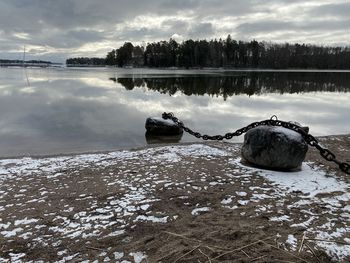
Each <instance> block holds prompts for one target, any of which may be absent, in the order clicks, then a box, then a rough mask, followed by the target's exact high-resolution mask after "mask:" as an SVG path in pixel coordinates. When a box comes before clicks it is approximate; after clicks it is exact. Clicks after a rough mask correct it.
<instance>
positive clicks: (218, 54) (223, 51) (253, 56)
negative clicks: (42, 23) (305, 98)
mask: <svg viewBox="0 0 350 263" xmlns="http://www.w3.org/2000/svg"><path fill="white" fill-rule="evenodd" d="M66 64H67V66H76V65H85V66H104V65H109V66H118V67H156V68H157V67H162V68H164V67H180V68H204V67H213V68H220V67H224V68H271V69H288V68H295V69H308V68H310V69H311V68H312V69H350V47H332V46H319V45H309V44H297V43H296V44H289V43H284V44H278V43H271V42H258V41H256V40H252V41H249V42H248V41H237V40H234V39H232V38H231V36H230V35H228V36H227V38H226V39H224V40H223V39H219V40H217V39H214V40H209V41H208V40H192V39H189V40H185V41H182V42H181V43H178V42H176V41H175V40H174V39H170V40H169V41H159V42H153V43H148V44H147V45H146V46H139V45H133V44H132V43H131V42H125V43H124V45H123V46H121V47H119V48H117V49H113V50H111V51H110V52H108V53H107V54H106V57H105V58H86V57H82V58H69V59H67V60H66Z"/></svg>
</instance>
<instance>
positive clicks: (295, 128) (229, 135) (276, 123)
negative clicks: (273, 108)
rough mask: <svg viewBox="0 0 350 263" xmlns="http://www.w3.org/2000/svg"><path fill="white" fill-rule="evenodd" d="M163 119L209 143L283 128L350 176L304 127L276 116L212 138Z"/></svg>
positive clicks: (169, 116)
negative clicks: (258, 129)
mask: <svg viewBox="0 0 350 263" xmlns="http://www.w3.org/2000/svg"><path fill="white" fill-rule="evenodd" d="M162 117H163V119H165V120H167V119H170V120H172V121H173V122H174V123H176V124H177V125H178V126H179V127H181V128H182V129H183V130H184V131H185V132H187V133H189V134H191V135H193V136H194V137H196V138H198V139H200V138H201V139H203V140H205V141H207V140H214V141H222V140H223V139H226V140H230V139H232V138H233V137H236V136H240V135H242V134H244V133H246V132H247V131H249V130H251V129H253V128H255V127H258V126H280V127H283V128H286V129H289V130H293V131H295V132H298V133H300V134H301V135H302V136H303V138H304V140H305V141H306V143H307V144H309V145H310V146H312V147H315V148H316V149H317V150H318V151H319V152H320V155H321V156H322V157H323V158H324V159H325V160H327V161H329V162H334V163H335V164H337V165H338V167H339V169H340V170H341V171H343V172H344V173H346V174H349V175H350V164H348V163H346V162H341V161H339V160H337V158H336V156H335V154H334V153H332V152H331V151H330V150H328V149H326V148H324V147H322V146H321V145H320V144H319V142H318V140H317V139H316V138H315V137H314V136H312V135H311V134H309V133H308V131H307V130H305V129H304V128H303V127H301V126H299V125H297V124H294V123H292V122H286V121H281V120H278V118H277V116H276V115H273V116H272V117H271V118H270V119H268V120H263V121H259V122H253V123H251V124H249V125H248V126H245V127H243V128H240V129H238V130H236V131H235V132H228V133H226V134H225V135H214V136H210V135H207V134H203V135H202V134H200V133H199V132H195V131H193V130H191V129H190V128H188V127H186V126H185V125H184V124H183V122H182V121H180V120H179V119H178V118H176V117H175V116H174V114H173V113H166V112H164V113H163V115H162Z"/></svg>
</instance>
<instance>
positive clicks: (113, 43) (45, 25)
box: [0, 0, 350, 61]
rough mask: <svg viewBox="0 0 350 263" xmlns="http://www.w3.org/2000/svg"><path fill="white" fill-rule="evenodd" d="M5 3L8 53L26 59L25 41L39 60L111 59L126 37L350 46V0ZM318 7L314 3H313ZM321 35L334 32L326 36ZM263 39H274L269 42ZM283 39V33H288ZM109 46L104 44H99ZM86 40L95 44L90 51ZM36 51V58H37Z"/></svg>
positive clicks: (2, 17)
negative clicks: (112, 50) (348, 39)
mask: <svg viewBox="0 0 350 263" xmlns="http://www.w3.org/2000/svg"><path fill="white" fill-rule="evenodd" d="M322 2H323V0H310V1H307V2H305V1H301V0H296V1H294V0H293V1H292V0H265V1H263V0H249V1H248V0H247V1H241V0H178V1H173V0H148V1H139V0H99V1H96V0H64V1H57V0H45V1H42V0H26V1H23V0H11V1H5V0H0V24H1V29H0V51H1V56H2V57H3V58H14V57H16V58H17V57H18V56H20V53H21V52H22V50H23V45H27V46H31V47H30V48H28V50H29V49H32V50H35V51H36V52H35V53H33V54H32V55H33V56H36V57H37V58H44V57H45V58H50V57H51V58H61V59H60V60H61V61H64V56H73V55H85V56H96V55H99V56H104V55H105V53H104V52H105V51H106V50H108V49H109V48H112V47H113V48H116V47H118V46H119V45H121V44H123V42H124V41H133V42H136V43H141V42H142V41H146V42H149V41H159V40H164V39H169V38H170V37H171V36H173V35H175V34H177V35H180V36H183V37H185V38H195V39H196V38H214V37H216V38H219V37H222V38H224V37H226V36H227V35H228V34H231V35H232V36H233V37H235V38H242V39H252V38H255V39H258V40H260V41H262V40H266V41H269V40H273V41H281V42H286V41H294V40H295V39H296V38H295V37H294V36H293V35H288V34H286V33H287V32H291V31H293V32H295V35H296V36H297V35H301V34H302V35H305V36H308V38H306V39H304V41H305V42H312V43H319V44H330V43H342V44H347V45H348V44H349V42H345V43H344V35H347V34H348V33H349V29H348V25H349V22H350V21H349V20H350V19H349V18H348V17H349V16H348V14H349V13H350V3H349V2H343V1H340V0H335V1H334V2H332V4H329V1H324V2H325V4H322ZM313 4H314V5H313ZM320 34H327V36H329V37H327V38H322V37H321V36H320ZM261 36H268V39H266V38H264V39H262V38H261ZM282 37H283V38H282ZM102 42H103V43H106V46H105V47H104V48H103V47H101V46H99V45H98V44H99V43H102ZM84 44H90V45H89V47H88V48H87V47H86V45H84ZM29 56H30V55H29Z"/></svg>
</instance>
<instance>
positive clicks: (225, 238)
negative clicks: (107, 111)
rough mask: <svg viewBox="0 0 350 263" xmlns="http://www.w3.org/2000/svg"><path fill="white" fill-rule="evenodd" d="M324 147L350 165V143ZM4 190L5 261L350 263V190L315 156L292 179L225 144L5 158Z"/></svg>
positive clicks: (325, 141) (0, 205)
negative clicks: (254, 163) (259, 166)
mask: <svg viewBox="0 0 350 263" xmlns="http://www.w3.org/2000/svg"><path fill="white" fill-rule="evenodd" d="M319 139H320V142H321V143H322V145H325V146H326V147H329V149H331V150H332V151H334V153H335V155H336V156H337V157H339V159H341V160H342V161H347V162H349V161H350V160H349V156H350V154H349V153H350V135H339V136H326V137H319ZM0 182H1V188H0V248H1V250H0V261H3V262H10V261H11V260H12V261H15V262H21V261H22V262H31V261H33V260H34V261H35V260H42V261H43V262H71V261H74V262H81V261H84V260H85V261H84V262H93V261H94V260H99V261H105V262H122V261H123V260H124V262H139V263H145V262H173V261H175V260H178V262H196V261H198V260H200V261H202V262H204V261H205V260H208V258H210V259H214V258H216V260H217V261H219V262H232V260H238V261H242V262H250V261H251V260H254V262H281V261H283V260H284V261H286V260H287V261H297V262H301V260H300V258H302V259H304V260H306V261H308V262H319V261H321V262H330V261H331V260H333V262H347V261H348V260H349V259H350V236H349V233H350V217H349V211H350V205H349V204H350V196H349V194H348V193H349V190H350V179H349V177H348V176H347V175H346V174H343V173H341V172H340V171H339V170H338V169H337V168H336V167H335V166H334V165H332V164H330V165H329V163H328V162H327V161H325V160H323V159H322V157H321V156H320V155H319V153H318V152H317V151H315V149H311V148H309V152H308V154H307V157H306V160H305V162H304V163H303V166H302V169H301V170H300V171H297V172H289V173H286V172H278V171H268V170H263V169H257V168H253V167H249V166H246V165H245V164H244V163H242V162H241V158H240V144H236V143H219V142H208V143H185V144H175V145H165V146H164V145H163V146H158V145H154V146H153V145H152V146H151V147H146V148H143V149H136V150H129V151H125V150H124V151H114V152H107V153H89V154H79V155H68V156H54V157H46V158H31V157H29V158H28V157H27V158H21V159H2V160H0ZM303 237H304V238H303ZM266 238H268V239H266ZM303 244H304V245H303ZM242 247H244V248H242ZM308 247H310V248H311V249H312V251H313V253H312V252H311V250H310V249H309V248H308ZM299 250H300V253H299V252H298V251H299ZM43 251H45V253H43ZM230 251H235V253H232V252H231V253H230ZM12 261H11V262H12Z"/></svg>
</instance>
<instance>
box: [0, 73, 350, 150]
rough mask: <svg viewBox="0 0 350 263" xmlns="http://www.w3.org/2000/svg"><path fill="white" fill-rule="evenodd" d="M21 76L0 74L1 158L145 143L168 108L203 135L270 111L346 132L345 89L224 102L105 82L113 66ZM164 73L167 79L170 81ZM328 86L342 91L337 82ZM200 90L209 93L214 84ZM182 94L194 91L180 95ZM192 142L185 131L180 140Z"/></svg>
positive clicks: (315, 128) (320, 130)
mask: <svg viewBox="0 0 350 263" xmlns="http://www.w3.org/2000/svg"><path fill="white" fill-rule="evenodd" d="M19 73H20V71H16V70H14V69H2V70H1V71H0V77H1V78H2V79H3V80H4V83H3V84H2V87H1V89H0V112H1V114H2V117H1V119H0V156H12V155H22V154H57V153H68V152H83V151H96V150H112V149H117V148H130V147H138V146H143V145H145V144H146V140H145V128H144V124H145V120H146V118H147V117H149V116H160V115H161V114H162V112H164V111H166V112H174V113H175V114H176V116H177V117H179V118H180V119H181V120H183V121H184V122H185V124H187V125H188V126H190V127H191V128H193V129H195V130H198V131H200V132H202V133H208V134H220V133H221V134H222V133H226V132H228V131H234V130H236V129H238V128H241V127H242V126H244V125H247V124H249V123H251V122H253V121H258V120H262V119H267V118H269V117H270V116H271V115H273V114H275V115H277V116H278V117H279V118H280V119H282V120H293V121H298V122H300V123H302V124H303V125H307V126H310V131H311V133H312V134H314V135H328V134H341V133H349V131H350V127H349V123H348V122H346V120H347V119H348V112H349V108H350V106H349V105H348V101H349V100H350V93H349V92H330V91H311V92H302V93H301V92H296V93H280V92H272V93H258V95H256V94H253V95H250V96H248V95H247V94H246V93H244V92H243V93H240V94H234V95H231V96H226V99H225V100H224V97H223V94H218V95H216V94H215V92H214V93H213V92H211V93H209V94H208V93H206V92H204V94H203V95H201V96H198V95H196V94H195V91H194V90H190V89H188V88H186V87H183V89H181V88H180V89H176V90H175V92H174V90H172V94H171V96H169V93H167V92H161V91H160V90H158V89H153V88H152V87H153V86H152V84H151V85H150V86H148V84H147V82H146V84H145V85H138V86H139V87H137V86H136V85H135V87H134V88H132V89H126V88H125V87H124V86H123V85H122V84H121V83H118V82H113V81H110V80H109V78H113V77H115V74H116V73H115V72H114V71H113V70H109V71H108V70H107V71H106V70H101V71H93V70H90V71H83V72H81V71H70V70H69V69H68V70H64V71H62V70H57V71H52V70H51V71H50V72H47V71H44V70H40V71H35V70H32V71H29V74H28V75H29V78H30V80H31V86H30V87H27V86H26V81H25V79H24V78H23V76H22V75H21V74H19ZM169 77H170V76H166V78H168V79H167V81H168V82H169V81H170V79H169ZM186 78H189V79H191V77H190V76H187V77H186ZM196 78H198V76H197V77H196ZM216 78H218V77H217V76H216ZM342 78H343V77H342ZM157 79H158V81H160V79H161V78H159V77H158V78H156V79H155V80H157ZM219 79H220V78H219ZM216 81H217V80H216ZM160 82H161V81H160ZM138 83H140V82H138ZM148 83H153V82H148ZM190 83H192V82H190ZM200 83H201V85H204V84H202V82H200ZM208 83H210V82H208ZM260 83H261V82H260ZM331 83H332V82H331ZM343 83H344V82H343ZM282 84H283V83H282ZM282 84H281V85H282ZM191 85H192V84H191ZM193 85H197V84H193ZM327 85H328V84H327ZM327 85H326V86H327ZM323 86H324V85H323ZM331 86H333V88H335V89H338V88H339V89H340V88H344V86H343V85H342V84H339V85H338V84H337V85H335V84H334V83H333V84H331ZM164 87H165V86H164ZM165 88H166V87H165ZM269 88H270V87H265V89H267V90H269ZM204 89H205V90H210V91H215V87H204ZM183 90H185V91H186V92H184V91H183ZM188 91H191V92H192V95H190V96H188V95H186V94H188ZM193 140H195V139H194V138H192V137H190V136H188V135H187V134H184V136H183V138H182V141H193ZM235 140H236V141H237V140H238V141H239V140H242V138H236V139H235ZM235 140H233V141H235Z"/></svg>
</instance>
